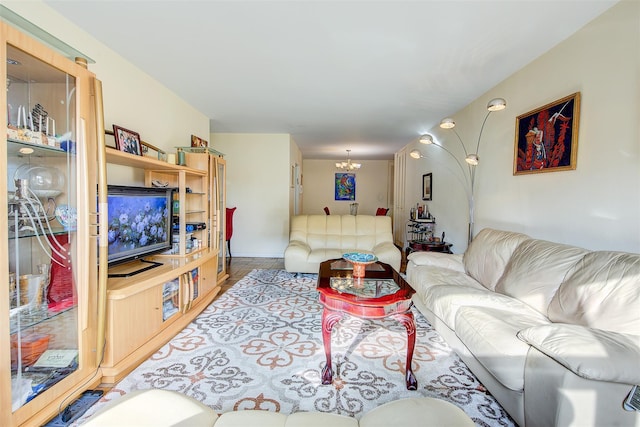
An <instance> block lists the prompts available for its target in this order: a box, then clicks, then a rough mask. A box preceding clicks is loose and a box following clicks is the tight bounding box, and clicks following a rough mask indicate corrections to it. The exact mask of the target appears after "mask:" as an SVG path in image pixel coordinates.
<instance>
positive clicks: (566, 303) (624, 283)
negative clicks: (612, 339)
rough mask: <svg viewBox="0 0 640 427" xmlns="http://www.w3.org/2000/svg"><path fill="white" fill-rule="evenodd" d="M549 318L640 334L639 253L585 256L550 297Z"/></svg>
mask: <svg viewBox="0 0 640 427" xmlns="http://www.w3.org/2000/svg"><path fill="white" fill-rule="evenodd" d="M549 319H550V320H551V321H552V322H557V323H573V324H578V325H583V326H588V327H591V328H596V329H602V330H605V331H612V332H620V333H624V334H632V335H637V336H640V254H631V253H623V252H609V251H597V252H591V253H589V254H587V255H585V256H584V257H583V258H582V260H580V261H579V262H578V263H577V264H576V265H575V266H574V268H573V269H572V271H570V272H569V273H568V274H567V278H566V279H565V281H564V282H563V283H562V284H561V285H560V287H559V288H558V292H556V295H555V296H554V297H553V299H552V300H551V304H550V305H549Z"/></svg>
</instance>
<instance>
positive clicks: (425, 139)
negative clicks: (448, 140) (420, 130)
mask: <svg viewBox="0 0 640 427" xmlns="http://www.w3.org/2000/svg"><path fill="white" fill-rule="evenodd" d="M418 141H419V142H420V144H433V137H432V136H431V135H429V134H428V133H425V134H424V135H422V136H421V137H420V139H419V140H418Z"/></svg>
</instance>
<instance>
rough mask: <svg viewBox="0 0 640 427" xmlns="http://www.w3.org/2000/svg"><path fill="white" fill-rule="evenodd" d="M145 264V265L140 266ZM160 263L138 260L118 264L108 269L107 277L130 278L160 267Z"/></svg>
mask: <svg viewBox="0 0 640 427" xmlns="http://www.w3.org/2000/svg"><path fill="white" fill-rule="evenodd" d="M141 264H147V265H141ZM161 265H162V263H161V262H156V261H149V260H146V259H139V260H136V261H131V262H127V263H125V264H120V265H117V266H114V267H111V268H110V269H109V273H108V277H131V276H135V275H136V274H139V273H142V272H143V271H147V270H151V269H152V268H156V267H160V266H161Z"/></svg>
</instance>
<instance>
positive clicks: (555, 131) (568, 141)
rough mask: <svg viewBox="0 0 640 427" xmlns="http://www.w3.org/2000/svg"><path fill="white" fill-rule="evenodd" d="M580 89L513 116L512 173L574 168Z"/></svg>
mask: <svg viewBox="0 0 640 427" xmlns="http://www.w3.org/2000/svg"><path fill="white" fill-rule="evenodd" d="M579 119H580V92H576V93H574V94H571V95H569V96H566V97H564V98H562V99H559V100H557V101H554V102H552V103H550V104H547V105H545V106H543V107H540V108H537V109H535V110H533V111H530V112H528V113H525V114H522V115H520V116H518V117H517V118H516V138H515V147H514V161H513V174H514V175H522V174H531V173H538V172H556V171H563V170H574V169H575V168H576V160H577V157H578V124H579Z"/></svg>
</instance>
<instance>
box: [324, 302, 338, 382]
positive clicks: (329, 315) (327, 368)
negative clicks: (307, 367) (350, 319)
mask: <svg viewBox="0 0 640 427" xmlns="http://www.w3.org/2000/svg"><path fill="white" fill-rule="evenodd" d="M342 316H343V313H339V312H337V311H332V310H328V309H327V308H324V309H323V310H322V342H323V344H324V355H325V357H326V358H327V363H326V364H325V365H324V368H323V369H322V384H325V385H326V384H331V382H332V381H333V370H332V369H331V330H332V329H333V325H335V324H336V322H337V321H339V320H340V319H342Z"/></svg>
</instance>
